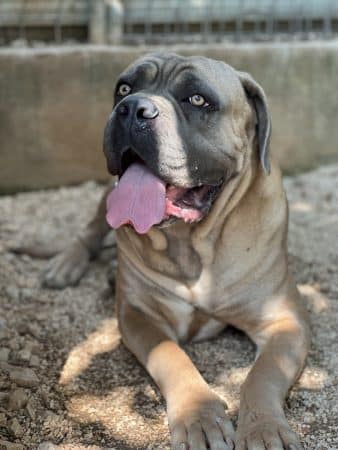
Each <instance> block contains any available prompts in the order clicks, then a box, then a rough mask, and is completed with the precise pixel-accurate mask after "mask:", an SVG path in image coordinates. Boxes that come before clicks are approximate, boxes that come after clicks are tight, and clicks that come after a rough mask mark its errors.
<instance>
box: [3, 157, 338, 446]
mask: <svg viewBox="0 0 338 450" xmlns="http://www.w3.org/2000/svg"><path fill="white" fill-rule="evenodd" d="M285 186H286V188H287V192H288V197H289V200H290V233H289V247H290V264H291V267H292V271H293V273H294V275H295V277H296V280H297V282H298V285H299V288H300V291H301V293H302V295H303V296H304V298H305V300H306V303H307V307H308V310H309V312H310V317H311V324H312V347H311V351H310V354H309V357H308V361H307V365H306V368H305V370H304V372H303V374H302V376H301V377H300V379H299V380H298V382H297V383H296V385H295V386H294V388H293V389H292V390H291V392H290V394H289V397H288V399H287V403H286V414H287V417H288V420H289V421H290V423H291V426H292V428H293V429H294V430H296V431H297V432H298V433H299V434H300V436H301V438H302V441H303V443H304V447H305V449H311V450H314V449H318V450H329V449H330V450H334V449H338V441H337V424H338V397H337V392H338V371H337V365H338V351H337V350H338V349H337V341H338V339H337V325H336V324H337V316H338V314H337V313H338V308H337V304H338V239H337V228H338V165H331V166H326V167H321V168H319V169H318V170H315V171H313V172H309V173H306V174H301V175H298V176H295V177H290V178H286V179H285ZM102 191H103V186H99V185H97V184H95V183H93V182H89V183H86V184H83V185H81V186H78V187H71V188H60V189H57V190H49V191H39V192H32V193H20V194H17V195H15V196H6V197H1V198H0V447H1V448H4V449H19V450H20V449H40V450H53V449H59V450H60V449H65V450H70V449H87V450H88V449H119V450H120V449H121V450H122V449H125V450H128V449H130V450H134V449H148V450H151V449H169V436H168V427H167V419H166V415H165V405H164V403H163V400H162V398H161V396H160V394H159V392H158V390H157V388H156V387H155V385H154V384H153V383H152V381H151V379H150V378H149V377H148V375H147V374H146V372H145V371H144V370H143V369H142V368H141V367H140V366H139V364H138V363H137V362H136V360H135V358H134V357H133V356H132V355H131V354H130V353H129V352H128V351H127V350H126V349H125V348H124V347H123V345H121V343H120V338H119V334H118V331H117V328H116V325H117V324H116V319H115V315H114V297H113V295H112V293H111V290H110V288H109V285H108V282H107V272H108V271H109V269H110V267H111V266H112V250H109V249H107V250H105V251H104V252H103V253H102V255H101V257H100V259H99V260H98V261H96V262H94V263H93V264H92V266H91V267H90V270H89V271H88V272H87V274H86V276H85V277H84V279H83V280H82V281H81V283H80V285H79V286H78V287H74V288H66V289H65V290H63V291H52V290H48V289H41V288H40V286H39V274H40V272H41V270H42V269H43V267H44V266H45V264H46V262H45V261H41V260H36V259H32V258H30V257H28V256H25V255H21V256H19V255H14V254H12V253H11V252H10V251H9V250H8V249H9V248H10V246H11V245H13V244H14V243H16V244H17V243H18V242H21V243H25V242H28V241H30V240H32V239H36V237H37V233H39V236H40V237H39V239H40V240H41V241H46V240H49V239H53V240H54V242H55V246H56V247H58V248H60V247H61V246H62V245H68V243H69V242H70V240H71V239H72V236H74V234H75V233H76V232H77V230H79V229H81V228H82V227H83V226H84V225H85V224H86V222H87V221H88V219H89V217H90V216H91V214H93V211H94V209H95V206H96V203H97V201H98V199H99V198H100V195H101V194H102ZM186 350H187V351H188V353H189V354H190V355H191V357H192V359H193V360H194V362H195V363H196V365H197V367H198V368H199V370H200V371H201V372H202V374H203V376H204V377H205V378H206V380H207V381H208V382H209V383H210V385H211V386H212V388H213V389H214V390H215V391H216V392H217V393H218V394H219V395H221V396H222V397H224V398H225V399H226V400H227V403H228V406H229V414H230V416H231V418H232V419H233V420H234V422H236V420H237V413H238V403H239V401H238V398H239V387H240V385H241V383H242V382H243V380H244V378H245V376H246V374H247V373H248V370H249V368H250V366H251V364H252V362H253V360H254V348H253V345H252V344H251V342H250V341H249V339H248V338H247V337H246V336H244V335H243V334H242V333H240V332H239V331H236V330H234V329H227V330H225V331H224V332H223V333H222V335H221V336H220V337H218V338H217V339H214V340H212V341H207V342H203V343H199V344H194V345H187V346H186Z"/></svg>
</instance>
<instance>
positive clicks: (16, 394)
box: [8, 388, 28, 411]
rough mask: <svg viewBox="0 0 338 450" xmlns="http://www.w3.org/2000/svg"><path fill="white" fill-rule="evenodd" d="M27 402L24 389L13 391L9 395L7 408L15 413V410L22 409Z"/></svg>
mask: <svg viewBox="0 0 338 450" xmlns="http://www.w3.org/2000/svg"><path fill="white" fill-rule="evenodd" d="M27 401H28V397H27V394H26V392H25V390H24V389H22V388H19V389H15V391H13V393H12V394H10V397H9V402H8V408H9V409H10V410H11V411H16V410H17V409H21V408H23V407H24V406H25V405H26V404H27Z"/></svg>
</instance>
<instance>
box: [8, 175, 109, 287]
mask: <svg viewBox="0 0 338 450" xmlns="http://www.w3.org/2000/svg"><path fill="white" fill-rule="evenodd" d="M111 190H112V184H111V183H109V186H108V187H107V189H106V190H105V192H104V194H103V196H102V198H101V200H100V203H99V205H98V208H97V210H96V213H95V216H94V217H93V219H92V220H91V221H90V222H89V223H88V225H87V226H86V228H85V229H84V230H83V231H82V232H81V233H80V234H79V235H78V236H76V237H75V238H74V239H73V241H72V242H71V244H70V245H68V246H67V248H62V243H61V245H60V244H58V243H55V242H50V243H47V244H46V245H39V244H37V245H34V244H29V245H21V246H19V247H15V248H12V251H13V252H15V253H25V254H28V255H30V256H33V257H37V258H50V257H53V256H54V257H53V258H52V259H51V260H50V261H49V262H48V264H47V266H46V267H45V269H44V270H43V272H42V274H41V278H40V280H41V284H42V285H43V286H45V287H49V288H54V289H62V288H64V287H66V286H74V285H76V284H77V283H78V282H79V281H80V279H81V278H82V276H83V275H84V273H85V272H86V270H87V268H88V265H89V263H90V261H91V260H92V259H94V258H95V257H96V256H97V255H98V254H99V252H100V250H101V246H102V241H103V239H104V237H105V236H106V235H107V233H108V232H109V231H110V230H111V228H110V227H109V226H108V224H107V222H106V218H105V216H106V199H107V196H108V194H109V193H110V192H111Z"/></svg>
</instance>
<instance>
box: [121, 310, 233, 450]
mask: <svg viewBox="0 0 338 450" xmlns="http://www.w3.org/2000/svg"><path fill="white" fill-rule="evenodd" d="M126 303H127V302H123V304H122V305H121V307H120V308H119V324H120V329H121V333H122V339H123V341H124V343H125V345H126V346H127V347H128V348H129V349H130V350H131V351H132V352H133V353H134V355H135V356H136V357H137V358H138V360H139V361H140V362H141V363H142V364H143V365H144V366H145V367H146V369H147V370H148V372H149V373H150V375H151V376H152V378H153V379H154V380H155V382H156V383H157V385H158V386H159V388H160V390H161V392H162V394H163V396H164V398H165V400H166V403H167V411H168V419H169V427H170V431H171V441H172V448H173V450H188V449H190V450H206V449H207V448H210V450H230V449H232V448H233V446H234V430H233V427H232V424H231V422H230V420H229V419H228V418H227V417H226V415H225V411H224V406H225V405H224V403H223V402H222V401H221V400H220V399H219V398H218V396H217V395H216V394H214V393H213V392H212V391H211V389H210V388H209V386H208V385H207V383H206V382H205V381H204V379H203V378H202V376H201V375H200V373H199V372H198V370H197V369H196V367H195V366H194V364H193V363H192V361H191V360H190V358H189V357H188V355H187V354H186V353H185V352H184V351H183V350H182V349H181V348H180V347H179V345H178V344H177V342H175V341H174V340H172V339H170V338H169V337H168V335H167V334H166V333H165V332H164V331H162V330H161V328H160V327H158V326H157V325H156V324H155V323H154V322H153V320H151V319H149V318H148V317H147V316H146V315H145V314H143V313H142V312H141V311H139V310H137V309H135V308H133V307H132V306H130V305H129V304H126Z"/></svg>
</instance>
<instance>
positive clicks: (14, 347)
mask: <svg viewBox="0 0 338 450" xmlns="http://www.w3.org/2000/svg"><path fill="white" fill-rule="evenodd" d="M8 345H9V348H10V349H11V350H19V348H20V344H19V341H18V339H17V338H13V339H11V340H10V341H9V342H8Z"/></svg>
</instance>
